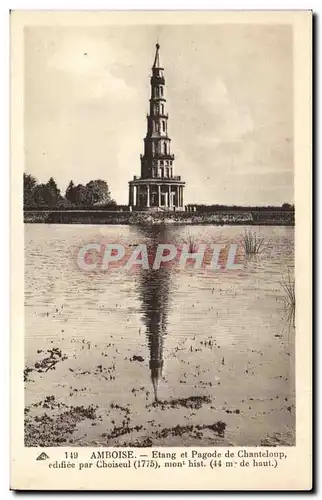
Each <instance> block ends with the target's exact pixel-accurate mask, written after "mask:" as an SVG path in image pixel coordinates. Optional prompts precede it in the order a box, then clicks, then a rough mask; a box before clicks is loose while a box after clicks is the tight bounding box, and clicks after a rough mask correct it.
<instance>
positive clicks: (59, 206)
mask: <svg viewBox="0 0 322 500" xmlns="http://www.w3.org/2000/svg"><path fill="white" fill-rule="evenodd" d="M23 205H24V209H25V210H46V209H47V210H48V209H49V210H72V209H73V208H75V209H84V210H91V209H98V208H110V209H111V208H113V207H115V206H116V202H115V201H114V200H113V199H112V197H111V191H110V189H109V187H108V184H107V183H106V181H103V180H101V179H96V180H92V181H90V182H88V183H87V184H86V185H85V186H84V185H83V184H77V185H75V184H74V182H73V181H72V180H71V181H70V183H69V184H68V186H67V189H66V192H65V195H64V196H63V195H62V193H61V191H60V189H59V188H58V186H57V184H56V181H55V179H54V178H53V177H51V178H50V179H49V180H48V182H46V183H39V182H38V181H37V179H36V178H35V177H34V176H33V175H31V174H27V173H24V174H23Z"/></svg>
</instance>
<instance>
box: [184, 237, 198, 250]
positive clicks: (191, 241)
mask: <svg viewBox="0 0 322 500" xmlns="http://www.w3.org/2000/svg"><path fill="white" fill-rule="evenodd" d="M186 244H187V245H188V252H189V253H196V252H197V250H198V245H197V244H196V241H195V239H194V237H193V236H192V235H191V233H189V234H188V237H187V241H186Z"/></svg>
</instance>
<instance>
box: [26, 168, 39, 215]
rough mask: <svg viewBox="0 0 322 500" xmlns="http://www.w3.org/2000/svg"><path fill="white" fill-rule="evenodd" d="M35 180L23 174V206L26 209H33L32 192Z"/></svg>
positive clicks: (35, 183) (35, 184)
mask: <svg viewBox="0 0 322 500" xmlns="http://www.w3.org/2000/svg"><path fill="white" fill-rule="evenodd" d="M36 186H37V180H36V178H35V177H34V176H33V175H30V174H26V173H24V174H23V205H24V207H27V208H34V207H35V202H34V190H35V187H36Z"/></svg>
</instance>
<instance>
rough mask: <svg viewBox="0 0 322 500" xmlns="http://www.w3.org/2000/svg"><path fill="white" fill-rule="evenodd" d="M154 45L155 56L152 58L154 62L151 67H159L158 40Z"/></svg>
mask: <svg viewBox="0 0 322 500" xmlns="http://www.w3.org/2000/svg"><path fill="white" fill-rule="evenodd" d="M155 46H156V49H157V50H156V52H155V58H154V63H153V66H152V69H154V68H160V57H159V48H160V44H159V42H157V43H156V45H155Z"/></svg>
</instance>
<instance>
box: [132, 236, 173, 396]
mask: <svg viewBox="0 0 322 500" xmlns="http://www.w3.org/2000/svg"><path fill="white" fill-rule="evenodd" d="M160 236H161V234H160V232H159V234H156V233H155V230H154V234H153V235H152V239H151V240H150V241H149V242H147V248H148V251H149V253H150V254H155V252H156V247H157V244H158V243H160V239H159V238H160ZM170 280H171V277H170V271H169V270H168V269H165V268H161V269H157V270H153V269H142V271H141V276H140V284H139V286H140V295H141V299H142V313H143V321H144V323H145V326H146V334H147V341H148V345H149V350H150V365H149V366H150V371H151V380H152V384H153V389H154V397H155V400H157V399H158V382H159V380H160V378H161V376H162V368H163V342H164V336H165V335H166V333H167V314H168V308H169V289H170Z"/></svg>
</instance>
